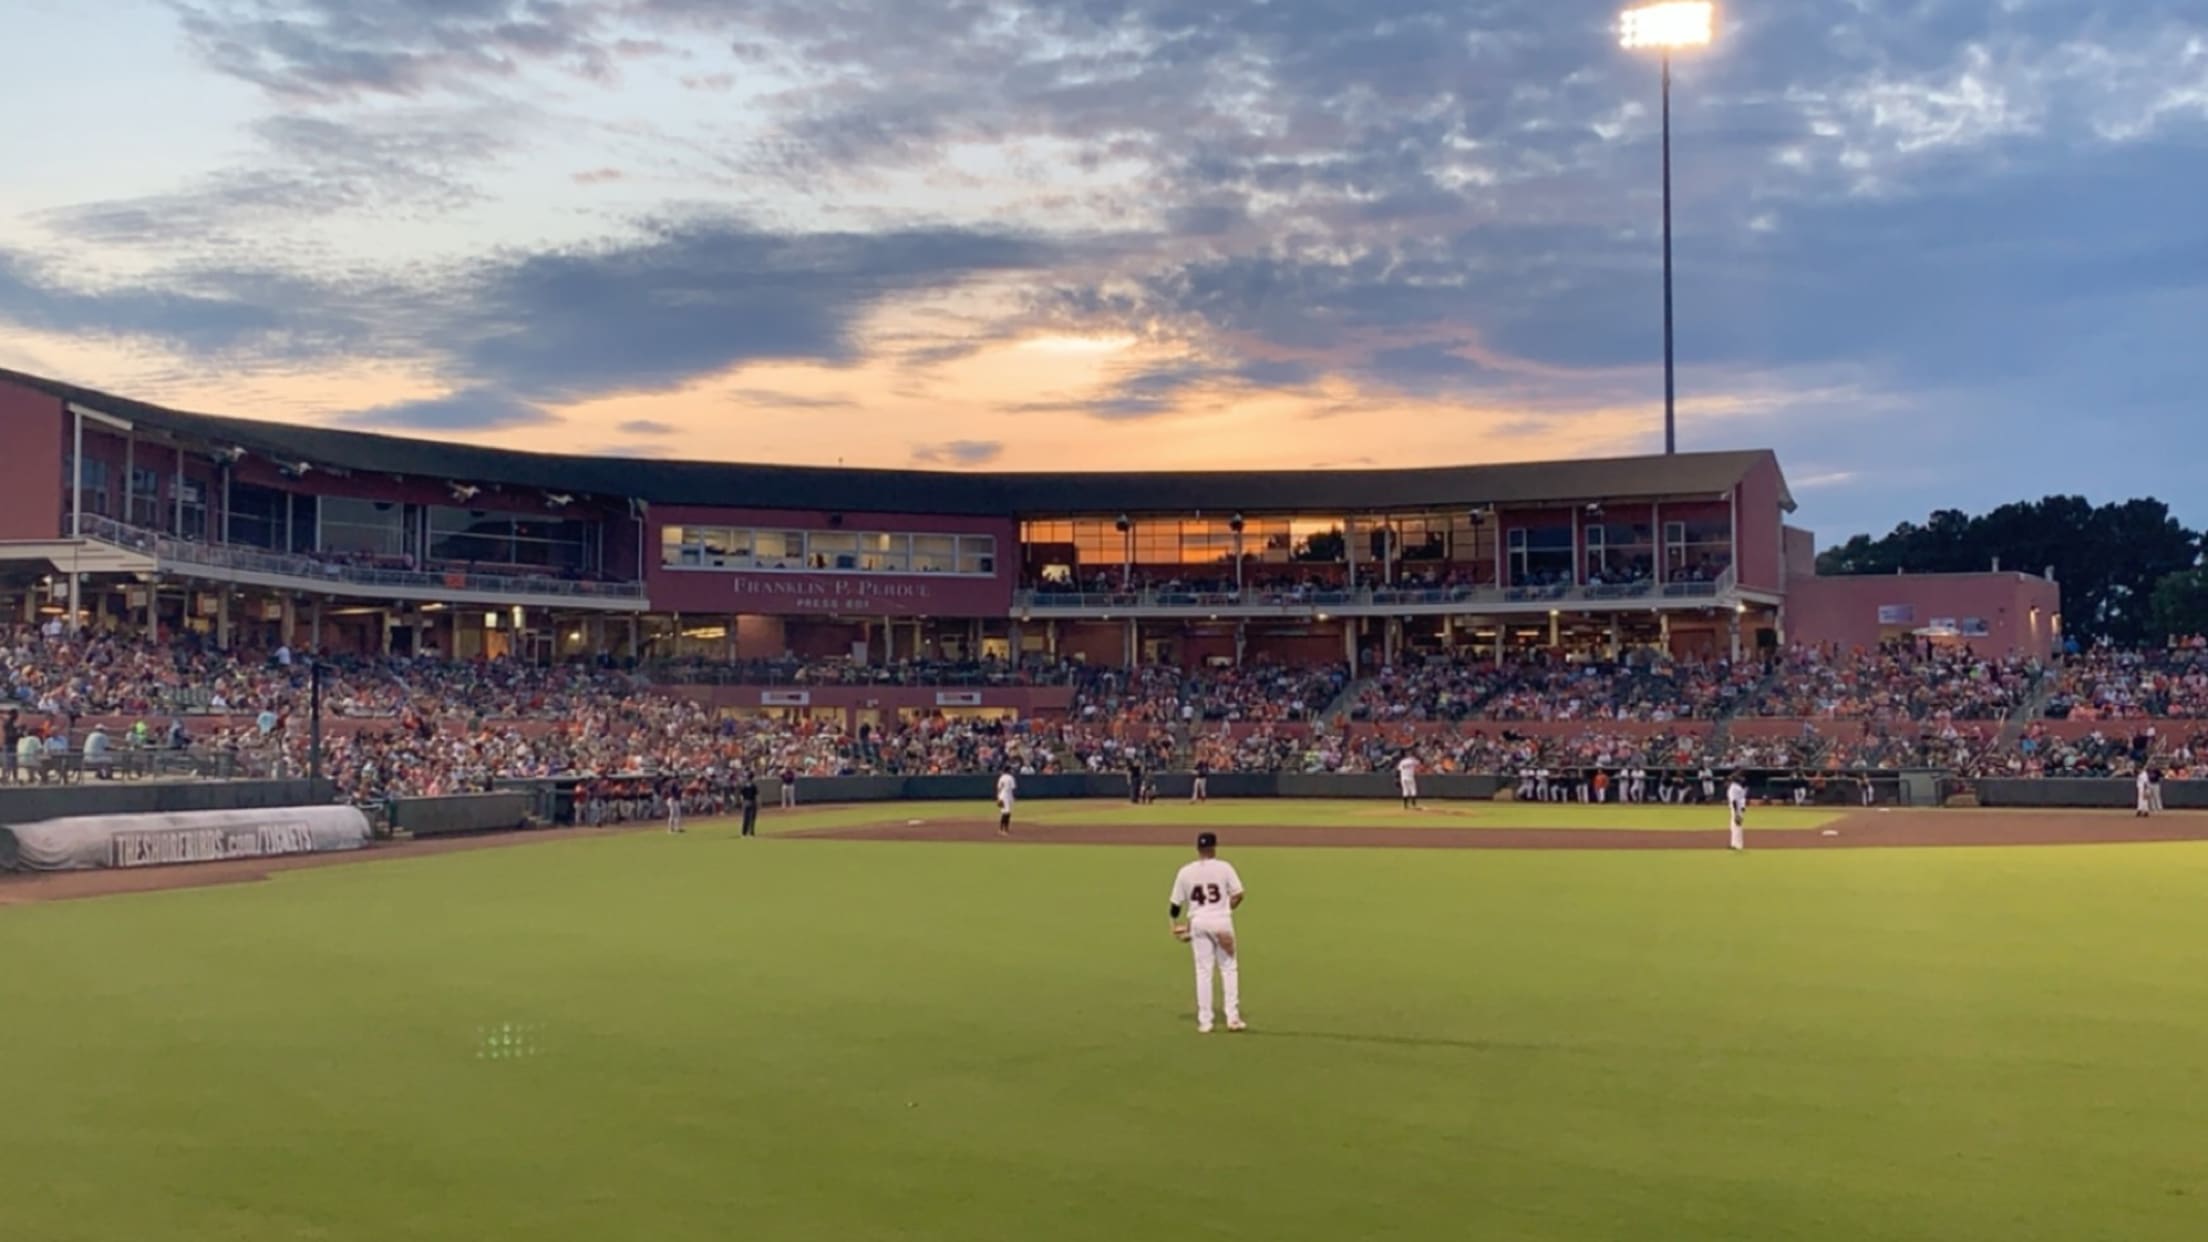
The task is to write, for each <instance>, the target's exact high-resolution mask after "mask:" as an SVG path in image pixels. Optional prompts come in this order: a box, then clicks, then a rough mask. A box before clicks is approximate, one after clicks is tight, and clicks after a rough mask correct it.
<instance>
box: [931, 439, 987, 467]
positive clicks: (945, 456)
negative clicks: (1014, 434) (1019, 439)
mask: <svg viewBox="0 0 2208 1242" xmlns="http://www.w3.org/2000/svg"><path fill="white" fill-rule="evenodd" d="M1002 456H1004V444H1003V443H1002V442H1001V441H997V440H946V441H944V442H943V443H941V444H916V445H914V446H913V448H912V463H913V464H914V465H916V466H986V465H988V464H989V463H990V462H993V461H995V460H997V459H998V458H999V457H1002Z"/></svg>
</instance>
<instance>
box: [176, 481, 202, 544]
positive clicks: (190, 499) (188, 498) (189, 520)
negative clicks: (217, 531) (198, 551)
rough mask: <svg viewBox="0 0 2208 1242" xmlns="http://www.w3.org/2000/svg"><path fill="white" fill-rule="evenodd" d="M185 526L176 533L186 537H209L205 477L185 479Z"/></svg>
mask: <svg viewBox="0 0 2208 1242" xmlns="http://www.w3.org/2000/svg"><path fill="white" fill-rule="evenodd" d="M183 496H184V514H183V519H184V520H183V526H182V528H181V529H179V530H178V531H177V532H176V533H177V534H179V535H182V536H183V537H184V538H186V539H205V538H206V537H207V483H206V481H205V480H204V479H186V480H184V492H183Z"/></svg>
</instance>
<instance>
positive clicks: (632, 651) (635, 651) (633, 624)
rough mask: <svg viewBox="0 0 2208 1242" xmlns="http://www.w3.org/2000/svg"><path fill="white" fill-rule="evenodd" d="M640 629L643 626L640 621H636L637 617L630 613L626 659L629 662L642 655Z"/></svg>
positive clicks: (642, 642) (642, 637)
mask: <svg viewBox="0 0 2208 1242" xmlns="http://www.w3.org/2000/svg"><path fill="white" fill-rule="evenodd" d="M642 629H643V624H642V622H641V621H639V620H638V618H637V615H636V614H635V613H633V612H632V613H630V614H629V653H628V658H629V659H631V660H634V659H638V658H640V657H641V656H642V655H643V653H644V636H643V634H642V633H641V631H642Z"/></svg>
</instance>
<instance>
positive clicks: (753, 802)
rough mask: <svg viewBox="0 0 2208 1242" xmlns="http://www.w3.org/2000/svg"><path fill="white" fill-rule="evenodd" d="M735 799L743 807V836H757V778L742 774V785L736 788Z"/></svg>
mask: <svg viewBox="0 0 2208 1242" xmlns="http://www.w3.org/2000/svg"><path fill="white" fill-rule="evenodd" d="M736 799H737V801H739V802H741V803H742V804H743V807H744V835H745V836H747V837H756V836H758V835H759V778H758V777H756V776H753V775H752V774H751V773H749V772H746V773H744V783H743V784H741V785H738V786H737V787H736Z"/></svg>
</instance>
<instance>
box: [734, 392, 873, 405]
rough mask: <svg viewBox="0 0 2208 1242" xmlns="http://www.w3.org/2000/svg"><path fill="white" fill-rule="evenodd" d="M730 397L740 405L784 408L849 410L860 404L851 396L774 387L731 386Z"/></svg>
mask: <svg viewBox="0 0 2208 1242" xmlns="http://www.w3.org/2000/svg"><path fill="white" fill-rule="evenodd" d="M728 399H729V400H731V401H734V402H736V403H737V404H738V405H757V406H767V407H771V408H774V409H783V410H848V409H852V408H854V407H856V406H857V405H858V402H856V401H853V400H852V399H851V398H849V397H823V396H810V395H808V394H805V393H799V392H781V391H778V390H776V389H772V388H731V389H729V392H728Z"/></svg>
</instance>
